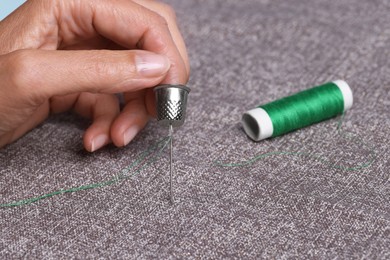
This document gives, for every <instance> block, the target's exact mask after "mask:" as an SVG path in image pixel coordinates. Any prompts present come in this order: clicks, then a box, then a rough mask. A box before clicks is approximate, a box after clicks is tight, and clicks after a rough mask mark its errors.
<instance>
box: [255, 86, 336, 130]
mask: <svg viewBox="0 0 390 260" xmlns="http://www.w3.org/2000/svg"><path fill="white" fill-rule="evenodd" d="M259 107H261V108H262V109H264V110H265V111H266V112H267V113H268V115H269V116H270V118H271V121H272V125H273V129H274V131H273V134H272V136H273V137H275V136H279V135H282V134H285V133H288V132H291V131H293V130H296V129H299V128H303V127H306V126H309V125H312V124H315V123H318V122H320V121H323V120H326V119H329V118H332V117H335V116H337V115H340V114H342V113H343V111H344V99H343V95H342V93H341V91H340V89H339V88H338V87H337V85H336V84H335V83H332V82H330V83H326V84H324V85H321V86H317V87H314V88H311V89H308V90H305V91H302V92H299V93H297V94H295V95H292V96H288V97H285V98H282V99H279V100H276V101H273V102H271V103H268V104H265V105H262V106H259Z"/></svg>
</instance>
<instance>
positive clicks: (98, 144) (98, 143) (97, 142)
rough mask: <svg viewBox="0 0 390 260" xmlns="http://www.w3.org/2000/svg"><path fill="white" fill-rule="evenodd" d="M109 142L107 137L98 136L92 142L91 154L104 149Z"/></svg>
mask: <svg viewBox="0 0 390 260" xmlns="http://www.w3.org/2000/svg"><path fill="white" fill-rule="evenodd" d="M107 142H108V136H107V135H98V136H96V137H95V138H94V139H93V140H92V145H91V152H94V151H96V150H98V149H100V148H102V147H103V146H104V145H105V144H106V143H107Z"/></svg>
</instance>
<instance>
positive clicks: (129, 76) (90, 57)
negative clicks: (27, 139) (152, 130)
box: [0, 0, 190, 152]
mask: <svg viewBox="0 0 390 260" xmlns="http://www.w3.org/2000/svg"><path fill="white" fill-rule="evenodd" d="M189 70H190V69H189V62H188V56H187V52H186V47H185V44H184V41H183V38H182V36H181V34H180V32H179V29H178V27H177V24H176V19H175V13H174V11H173V10H172V8H171V7H170V6H168V5H166V4H163V3H160V2H157V1H154V0H67V1H63V0H28V1H27V2H26V3H25V4H23V5H22V6H21V7H19V8H18V9H17V10H16V11H15V12H13V13H12V14H11V15H9V16H8V17H6V18H5V19H4V20H3V21H1V22H0V147H3V146H5V145H7V144H9V143H12V142H13V141H15V140H16V139H18V138H20V137H21V136H23V135H24V134H25V133H26V132H28V131H29V130H31V129H32V128H34V127H35V126H37V125H38V124H40V123H41V122H43V121H44V120H45V119H46V118H47V117H48V116H49V114H50V113H61V112H64V111H67V110H74V111H75V112H76V113H78V114H80V115H82V116H85V117H89V118H91V119H92V124H91V125H90V127H89V128H88V129H87V130H86V132H85V134H84V137H83V142H84V146H85V148H86V149H87V150H88V151H91V152H93V151H96V150H98V149H100V148H101V147H103V146H105V145H107V144H109V143H114V144H115V145H116V146H118V147H121V146H125V145H127V144H128V143H129V142H130V141H131V140H132V139H133V138H134V136H135V135H136V134H137V133H138V132H139V131H140V130H141V129H142V128H143V127H144V126H145V125H146V123H147V122H148V120H149V118H150V116H153V115H154V114H155V103H154V102H155V101H154V94H153V90H152V87H153V86H156V85H158V84H160V83H167V84H186V83H187V81H188V78H189ZM115 93H123V96H124V100H125V106H124V107H123V108H122V109H120V107H119V101H118V98H117V97H116V96H115Z"/></svg>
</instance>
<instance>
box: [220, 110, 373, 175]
mask: <svg viewBox="0 0 390 260" xmlns="http://www.w3.org/2000/svg"><path fill="white" fill-rule="evenodd" d="M344 116H345V114H344V113H343V114H342V116H341V117H340V120H339V121H338V123H337V131H338V133H339V134H340V135H341V136H343V138H345V139H349V140H351V141H352V142H354V143H355V144H357V145H360V146H361V147H366V148H368V152H369V154H368V156H367V160H366V161H365V162H362V163H359V164H356V165H355V166H344V165H340V164H335V163H334V162H332V161H331V160H330V159H326V158H324V156H323V155H318V154H311V153H310V152H294V151H272V152H268V153H262V154H259V155H256V156H254V157H253V158H250V159H248V160H245V161H241V162H236V163H227V162H220V161H215V162H214V164H215V165H218V166H221V167H244V166H250V165H253V164H254V163H256V162H257V161H259V160H262V159H265V158H267V157H271V156H304V157H308V158H311V159H314V160H318V161H319V162H321V163H323V164H325V165H328V166H329V167H330V168H335V169H340V170H344V171H357V170H361V169H363V168H367V167H369V166H371V165H372V164H373V163H374V161H375V158H376V154H375V150H374V148H373V147H371V146H370V145H368V144H367V143H365V142H363V141H362V138H360V137H359V136H353V135H352V134H351V133H349V132H346V131H343V130H342V129H341V126H342V123H343V121H344Z"/></svg>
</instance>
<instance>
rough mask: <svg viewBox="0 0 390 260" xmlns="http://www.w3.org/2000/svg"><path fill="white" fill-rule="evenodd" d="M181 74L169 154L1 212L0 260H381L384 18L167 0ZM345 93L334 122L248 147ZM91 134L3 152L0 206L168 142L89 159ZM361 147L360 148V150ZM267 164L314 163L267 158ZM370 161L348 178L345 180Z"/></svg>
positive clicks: (57, 119)
mask: <svg viewBox="0 0 390 260" xmlns="http://www.w3.org/2000/svg"><path fill="white" fill-rule="evenodd" d="M168 3H169V4H171V5H172V6H173V7H174V8H175V9H176V12H177V18H178V22H179V24H180V28H181V30H182V33H183V36H184V38H185V40H186V42H187V45H188V51H189V55H190V59H191V65H192V75H191V80H190V83H189V86H190V87H191V88H192V92H191V94H190V96H189V98H190V101H189V105H188V117H187V122H186V124H185V125H184V126H183V127H182V128H180V129H178V130H176V132H175V144H174V146H175V157H174V160H175V167H176V179H175V196H176V203H175V204H174V205H173V206H171V205H170V204H169V201H168V194H169V192H168V172H167V170H168V154H167V153H165V154H164V155H163V156H162V158H161V159H160V160H159V161H157V162H156V163H154V164H153V165H152V166H151V167H150V168H147V169H146V170H144V171H142V172H141V173H140V174H139V175H137V176H136V177H134V178H133V179H131V180H126V181H123V182H121V183H120V184H117V185H113V186H109V187H104V188H99V189H94V190H88V191H82V192H78V193H72V194H65V195H61V196H56V197H53V198H49V199H46V200H42V201H40V202H38V203H35V204H32V205H27V206H22V207H16V208H3V209H0V258H1V259H12V258H26V259H34V258H45V259H58V258H60V259H72V258H74V259H97V258H111V259H135V258H137V259H150V258H158V259H192V258H197V259H198V258H212V259H215V258H244V259H248V258H252V259H255V258H256V259H259V258H278V259H287V258H297V259H303V258H320V259H329V258H365V259H389V258H390V225H389V221H390V203H389V195H390V184H389V176H390V174H389V172H390V170H389V166H390V154H389V144H390V134H389V132H390V94H389V91H390V59H389V54H390V53H389V50H390V26H389V24H390V2H389V1H387V0H370V1H365V0H340V1H328V0H314V1H312V0H311V1H309V0H291V1H290V0H289V1H282V0H273V1H270V0H240V1H236V0H234V1H233V0H207V1H206V0H185V1H181V0H170V1H168ZM336 79H344V80H346V81H347V82H348V83H349V84H350V86H351V88H352V89H353V91H354V98H355V100H354V106H353V107H352V109H351V110H350V111H348V112H347V114H346V116H345V119H344V123H343V127H342V129H343V131H346V132H348V133H350V134H351V135H352V136H354V137H355V138H354V139H353V140H350V139H346V138H345V137H343V136H342V135H340V134H339V133H338V132H337V130H336V127H337V122H338V120H339V119H338V118H336V119H332V120H328V121H326V122H323V123H319V124H316V125H313V126H311V127H308V128H305V129H302V130H299V131H296V132H293V133H291V134H288V135H284V136H282V137H278V138H274V139H269V140H265V141H262V142H259V143H255V142H252V141H250V140H249V139H248V138H247V137H246V135H245V134H244V132H243V130H242V129H241V127H240V124H239V121H240V117H241V115H242V113H243V112H244V111H246V110H248V109H251V108H253V107H255V106H256V105H260V104H263V103H266V102H269V101H272V100H274V99H278V98H282V97H284V96H286V95H289V94H292V93H294V92H297V91H300V90H303V89H306V88H309V87H312V86H315V85H318V84H321V83H325V82H327V81H330V80H336ZM88 124H89V122H88V120H85V119H82V118H79V117H77V116H75V115H72V114H63V115H59V116H53V117H51V118H50V119H49V120H47V121H46V122H45V123H44V124H42V125H40V126H39V127H38V128H36V129H34V130H33V131H31V132H30V133H29V134H27V135H26V136H25V137H23V138H22V139H20V140H18V141H17V142H16V143H14V144H12V145H9V146H8V147H6V148H5V149H2V150H0V166H1V167H0V203H5V202H10V201H14V200H18V199H23V198H29V197H33V196H37V195H41V194H44V193H48V192H51V191H55V190H59V189H61V188H69V187H75V186H80V185H82V184H89V183H93V182H98V181H103V180H108V179H110V178H111V177H112V176H114V175H115V174H116V173H118V171H120V170H121V169H122V168H124V167H126V166H127V165H129V164H131V163H132V162H133V161H134V159H135V158H136V157H137V155H138V154H140V153H141V152H142V151H144V150H145V149H146V148H147V147H148V146H149V145H151V144H153V143H154V142H156V141H157V140H159V139H160V138H161V137H163V136H165V135H166V134H167V129H162V128H161V127H159V126H158V125H157V124H156V122H154V121H153V122H151V123H150V124H149V125H148V126H147V127H146V129H145V130H144V131H143V132H142V133H141V134H140V135H139V136H137V137H136V139H135V140H134V142H132V143H131V144H130V145H129V146H127V147H126V148H123V149H118V148H115V147H108V148H105V149H103V150H102V151H99V152H97V153H93V154H89V153H87V152H85V151H84V150H83V147H82V140H81V137H82V134H83V131H84V129H85V128H86V127H87V126H88ZM360 141H361V142H364V143H365V144H366V145H362V144H361V143H360ZM272 151H295V152H304V153H309V154H311V155H312V156H322V158H323V159H324V160H327V162H328V163H323V162H322V161H320V160H318V159H315V158H313V157H308V156H287V155H286V156H270V157H267V158H265V159H263V160H260V161H258V162H256V163H254V164H253V165H251V166H247V167H238V168H223V167H219V166H217V165H215V164H214V161H216V160H222V161H224V162H240V161H243V160H247V159H250V158H252V157H254V156H256V155H258V154H261V153H266V152H272ZM372 153H374V154H375V161H374V162H373V163H372V164H371V165H370V166H368V167H366V168H363V169H361V170H358V171H343V170H340V169H337V168H335V167H332V166H330V165H329V163H330V164H332V165H343V166H346V167H353V166H356V165H361V164H364V163H367V162H368V161H369V160H370V156H372Z"/></svg>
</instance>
